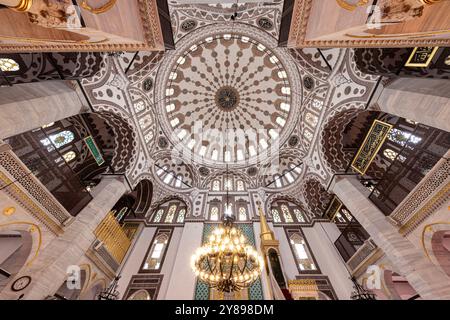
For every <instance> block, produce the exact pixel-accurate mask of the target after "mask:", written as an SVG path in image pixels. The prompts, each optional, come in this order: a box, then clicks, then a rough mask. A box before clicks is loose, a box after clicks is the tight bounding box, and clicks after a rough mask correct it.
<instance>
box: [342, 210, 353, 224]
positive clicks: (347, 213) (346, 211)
mask: <svg viewBox="0 0 450 320" xmlns="http://www.w3.org/2000/svg"><path fill="white" fill-rule="evenodd" d="M341 212H342V213H343V214H344V216H345V217H346V218H347V220H348V221H352V220H353V217H352V215H351V214H350V212H349V211H348V210H347V209H345V208H342V209H341Z"/></svg>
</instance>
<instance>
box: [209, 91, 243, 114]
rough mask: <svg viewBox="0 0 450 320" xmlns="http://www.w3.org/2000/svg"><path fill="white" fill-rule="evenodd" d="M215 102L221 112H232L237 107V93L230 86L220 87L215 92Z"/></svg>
mask: <svg viewBox="0 0 450 320" xmlns="http://www.w3.org/2000/svg"><path fill="white" fill-rule="evenodd" d="M215 102H216V105H217V106H218V107H219V108H220V109H221V110H223V111H228V112H229V111H233V110H234V109H236V107H237V106H238V105H239V92H238V91H237V90H236V89H235V88H233V87H230V86H224V87H221V88H219V89H218V90H217V92H216V95H215Z"/></svg>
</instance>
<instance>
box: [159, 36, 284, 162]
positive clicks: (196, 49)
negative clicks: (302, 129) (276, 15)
mask: <svg viewBox="0 0 450 320" xmlns="http://www.w3.org/2000/svg"><path fill="white" fill-rule="evenodd" d="M233 31H234V30H233ZM236 31H238V30H236ZM197 38H198V37H197ZM261 40H262V39H259V40H257V39H255V38H253V37H252V36H251V35H250V34H248V33H247V34H243V33H241V32H233V33H231V32H227V31H222V32H220V31H217V30H216V32H215V34H207V35H204V36H203V37H201V38H200V39H197V41H195V42H194V43H190V44H189V45H187V43H186V44H185V48H186V49H185V50H179V52H177V54H176V55H174V56H173V57H172V59H173V63H172V64H171V66H169V70H170V72H169V74H168V76H167V78H166V82H165V88H164V109H165V110H164V111H165V114H166V119H165V120H166V124H168V126H167V127H168V128H169V129H170V130H171V131H172V132H171V133H170V136H171V137H172V138H171V140H172V142H173V143H174V144H175V147H176V148H175V149H178V150H183V155H184V156H186V154H188V155H191V156H193V158H194V159H193V160H195V161H196V162H202V163H203V164H211V165H215V164H225V163H228V164H243V163H247V164H248V163H249V162H251V161H253V162H254V160H255V158H261V156H262V155H263V154H267V153H268V152H267V150H268V149H270V148H271V147H273V146H276V147H277V146H278V143H279V138H280V136H281V135H282V131H283V130H284V128H285V126H286V124H287V122H288V118H289V114H290V112H291V105H292V96H293V94H292V92H291V84H290V78H289V75H288V74H289V72H287V70H285V68H284V66H283V63H282V62H281V61H280V58H279V56H278V55H277V54H276V53H275V52H274V51H273V49H272V48H273V47H275V46H276V44H268V43H262V41H261ZM272 45H273V47H272V48H271V46H272ZM177 48H179V47H177ZM177 51H178V50H177ZM177 145H178V146H179V148H177Z"/></svg>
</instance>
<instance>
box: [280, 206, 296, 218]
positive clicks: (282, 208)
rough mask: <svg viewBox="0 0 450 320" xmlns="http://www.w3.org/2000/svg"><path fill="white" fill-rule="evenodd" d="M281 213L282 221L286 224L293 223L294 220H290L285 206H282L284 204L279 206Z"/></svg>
mask: <svg viewBox="0 0 450 320" xmlns="http://www.w3.org/2000/svg"><path fill="white" fill-rule="evenodd" d="M281 212H283V217H284V220H285V221H286V222H287V223H291V222H294V220H293V219H292V216H291V213H290V212H289V209H288V207H287V206H286V205H284V204H282V205H281Z"/></svg>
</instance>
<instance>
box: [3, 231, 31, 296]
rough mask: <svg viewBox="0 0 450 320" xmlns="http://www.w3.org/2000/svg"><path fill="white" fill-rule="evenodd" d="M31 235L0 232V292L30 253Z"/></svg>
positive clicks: (24, 232) (20, 232)
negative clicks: (1, 271) (1, 272)
mask: <svg viewBox="0 0 450 320" xmlns="http://www.w3.org/2000/svg"><path fill="white" fill-rule="evenodd" d="M32 246H33V238H32V235H31V234H30V233H29V232H27V231H24V230H0V248H1V250H0V268H1V269H2V270H3V271H4V272H5V273H7V274H9V275H3V274H1V275H0V292H1V291H2V290H3V289H4V288H5V287H6V286H7V285H8V284H9V283H10V282H11V281H12V280H13V279H14V278H15V276H16V275H17V274H18V273H19V272H20V270H21V269H22V268H23V267H24V266H25V265H26V262H27V260H28V258H29V256H30V254H31V252H32Z"/></svg>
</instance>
